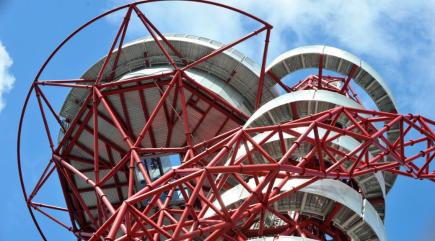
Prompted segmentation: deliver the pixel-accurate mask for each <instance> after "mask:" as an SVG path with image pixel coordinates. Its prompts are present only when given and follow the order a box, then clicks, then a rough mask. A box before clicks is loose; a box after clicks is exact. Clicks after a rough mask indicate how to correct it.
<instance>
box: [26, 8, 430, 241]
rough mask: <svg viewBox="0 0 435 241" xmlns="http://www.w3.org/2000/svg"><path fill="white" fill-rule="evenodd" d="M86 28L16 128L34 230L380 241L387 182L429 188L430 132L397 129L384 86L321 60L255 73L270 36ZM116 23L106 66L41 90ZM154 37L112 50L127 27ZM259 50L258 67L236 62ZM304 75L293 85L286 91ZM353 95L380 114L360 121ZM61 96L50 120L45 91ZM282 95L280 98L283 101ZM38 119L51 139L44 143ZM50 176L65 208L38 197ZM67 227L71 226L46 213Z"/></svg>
mask: <svg viewBox="0 0 435 241" xmlns="http://www.w3.org/2000/svg"><path fill="white" fill-rule="evenodd" d="M147 2H153V1H142V2H136V3H132V4H128V5H125V6H122V7H119V8H116V9H114V10H111V11H109V12H106V13H104V14H102V15H100V16H98V17H96V18H95V19H93V20H91V21H89V22H88V23H86V24H85V25H83V26H82V27H80V28H79V29H78V30H76V31H75V32H73V33H72V34H71V35H70V36H68V37H67V38H66V39H65V40H64V41H63V42H62V43H61V44H60V45H59V46H58V47H57V48H56V49H55V51H54V52H53V53H52V54H51V55H50V57H49V58H48V60H47V61H46V62H45V63H44V64H43V66H42V68H41V70H40V71H39V72H38V74H37V76H36V77H35V81H34V82H33V84H32V86H31V88H30V91H29V94H28V96H27V98H26V102H25V105H24V108H23V112H22V115H21V120H20V129H19V133H18V164H19V169H20V178H21V183H22V187H23V193H24V196H25V199H26V203H27V206H28V208H29V211H30V213H31V215H32V218H33V220H34V222H35V224H36V226H37V228H38V231H39V232H40V234H41V237H42V238H43V239H44V240H46V237H45V236H44V233H43V231H42V228H41V227H40V225H39V223H38V222H37V218H36V216H35V215H34V212H38V213H40V214H41V215H43V216H46V217H48V218H49V219H51V220H52V221H54V222H55V223H57V224H59V225H60V226H62V227H64V228H65V229H66V230H68V231H69V232H71V233H72V234H73V235H74V236H76V237H77V240H247V239H252V240H294V241H297V240H301V241H302V240H341V241H345V240H380V241H384V240H387V238H386V235H385V231H384V226H383V219H384V212H385V196H386V194H387V192H388V191H389V189H390V188H391V187H392V185H393V183H394V180H395V177H396V175H403V176H408V177H412V178H416V179H428V180H430V181H434V180H435V173H434V171H433V169H431V161H432V160H433V158H434V156H435V150H434V149H435V145H434V141H435V135H434V124H435V122H434V121H432V120H430V119H427V118H425V117H422V116H419V115H411V114H409V115H401V114H398V113H397V108H396V105H395V103H394V100H393V98H392V95H391V92H390V91H389V89H388V87H387V86H386V84H385V83H384V82H383V80H382V78H381V77H380V76H379V75H378V74H377V73H376V72H375V71H374V70H373V69H372V68H371V67H370V66H369V65H367V64H366V63H365V62H363V61H362V60H360V59H359V58H357V57H355V56H353V55H352V54H350V53H347V52H345V51H342V50H339V49H336V48H333V47H328V46H306V47H301V48H297V49H293V50H291V51H288V52H286V53H284V54H282V55H280V56H279V57H278V58H276V59H275V60H274V61H272V63H271V64H270V65H269V66H268V67H266V62H267V52H268V43H269V36H270V33H271V29H272V26H271V25H270V24H268V23H266V22H264V21H263V20H261V19H258V18H256V17H255V16H253V15H250V14H248V13H246V12H243V11H241V10H238V9H236V8H233V7H229V6H225V5H222V4H220V3H213V2H208V1H201V0H196V1H195V0H194V1H193V2H200V3H203V4H209V5H214V6H216V7H221V8H226V9H229V10H231V11H234V12H236V13H238V14H241V15H242V16H244V17H246V18H249V19H252V20H254V21H256V22H258V23H259V24H261V27H260V28H259V29H258V30H256V31H253V32H252V33H250V34H248V35H246V36H243V37H241V38H240V39H237V40H235V41H233V42H231V43H228V44H221V43H219V42H216V41H213V40H210V39H206V38H203V37H196V36H192V35H184V34H172V35H167V34H166V35H164V34H162V33H161V32H160V31H159V30H158V29H157V28H156V26H155V25H154V24H153V23H152V22H150V21H149V19H148V18H147V16H146V14H145V13H143V12H142V11H141V10H140V9H139V7H138V6H139V5H141V4H145V3H147ZM119 11H125V17H124V20H123V21H122V24H121V26H120V28H119V30H118V31H117V34H116V37H115V39H114V40H113V44H112V45H111V48H110V50H109V51H108V53H107V55H106V56H105V57H104V58H102V59H101V60H100V61H98V62H97V63H96V64H95V65H93V66H91V67H90V68H89V69H88V70H87V71H86V73H84V74H83V75H82V76H81V77H80V78H78V79H74V80H71V79H69V80H41V79H40V76H41V74H42V73H43V71H44V69H45V66H46V65H47V64H48V63H49V62H50V60H51V59H52V58H53V56H55V55H56V54H57V52H58V51H59V50H60V49H61V48H62V47H63V46H64V44H65V43H67V42H68V41H69V40H70V39H71V38H72V37H73V36H75V35H76V34H77V33H78V32H80V31H81V30H82V29H85V28H87V27H88V26H89V25H91V24H93V23H94V22H95V21H97V20H98V19H100V18H103V17H105V16H107V15H109V14H112V13H115V12H119ZM133 16H134V17H137V18H138V19H139V20H140V22H141V23H142V24H143V26H144V28H145V29H146V30H147V31H148V32H149V35H150V37H148V38H145V39H140V40H136V41H133V42H130V43H124V38H125V35H126V32H127V29H128V25H129V22H130V21H131V18H132V17H133ZM259 34H263V35H264V36H265V41H264V43H265V44H264V46H262V56H263V57H262V61H261V63H260V64H259V67H258V66H257V65H256V64H255V63H254V61H252V60H251V59H249V58H248V57H246V56H244V55H243V54H242V53H240V52H238V51H236V50H235V49H234V47H235V46H236V45H237V44H240V43H241V42H244V41H246V40H248V39H250V38H252V37H253V36H256V35H259ZM303 69H315V71H313V74H312V75H310V76H308V77H306V78H305V79H303V80H301V81H299V82H298V83H297V84H294V85H292V86H291V85H287V84H286V83H284V82H285V81H284V80H283V79H284V78H285V77H286V76H287V75H289V74H291V73H294V72H296V71H298V70H303ZM355 84H356V85H358V86H359V87H358V88H359V89H360V91H362V92H363V93H366V94H367V95H368V96H369V97H370V98H371V99H372V100H373V102H374V103H375V105H376V107H377V109H378V110H367V109H366V108H364V106H363V103H362V102H361V100H360V99H359V97H358V95H357V91H356V90H354V89H353V88H354V86H355ZM47 87H57V88H71V90H70V92H69V94H68V96H67V97H66V99H65V102H64V104H63V106H62V108H61V110H60V112H59V113H58V112H56V110H55V109H54V108H53V107H52V104H50V101H49V100H48V99H49V98H47V96H46V94H44V88H47ZM277 89H281V90H282V92H283V94H279V91H277ZM32 98H34V99H35V100H36V102H37V104H38V107H39V112H40V113H41V116H42V119H43V123H44V129H45V132H46V134H47V138H48V141H49V143H50V148H51V158H50V160H48V162H47V164H46V168H45V169H44V171H43V173H42V174H41V176H40V178H39V180H38V181H37V183H36V185H35V186H32V187H26V186H25V185H24V183H25V182H24V177H23V174H22V170H21V165H22V162H23V161H24V160H22V158H21V150H20V143H21V141H22V140H21V127H22V125H23V122H24V121H25V113H26V108H27V105H28V103H29V101H31V99H32ZM48 116H51V117H53V118H54V120H55V122H57V123H58V125H59V129H60V137H59V138H58V139H59V140H58V141H57V142H56V140H55V138H53V134H54V133H56V134H57V130H52V129H50V128H49V127H50V123H49V121H48V119H49V118H48ZM53 173H57V174H58V176H59V182H60V185H61V187H62V190H63V194H64V197H65V202H66V207H59V206H54V205H50V204H49V201H47V203H41V202H36V201H35V200H34V197H35V196H37V195H38V192H39V191H40V190H41V188H43V186H44V185H46V181H47V179H48V178H49V177H50V176H51V175H53ZM53 210H55V211H61V212H66V213H67V214H68V216H69V218H70V223H66V222H63V221H61V220H60V219H59V218H57V217H56V215H54V214H52V213H51V211H53Z"/></svg>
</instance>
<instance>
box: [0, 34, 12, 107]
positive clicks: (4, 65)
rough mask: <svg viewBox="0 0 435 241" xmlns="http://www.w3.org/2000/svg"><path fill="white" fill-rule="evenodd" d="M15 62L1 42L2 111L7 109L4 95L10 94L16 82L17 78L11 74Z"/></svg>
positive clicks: (0, 96) (0, 82) (0, 78)
mask: <svg viewBox="0 0 435 241" xmlns="http://www.w3.org/2000/svg"><path fill="white" fill-rule="evenodd" d="M12 63H13V61H12V59H11V57H10V56H9V54H8V52H7V51H6V48H5V46H4V45H3V43H2V42H1V41H0V111H1V110H3V108H4V107H5V104H6V103H5V100H4V94H5V93H8V92H9V91H10V90H11V89H12V87H13V85H14V82H15V77H14V76H13V75H12V74H11V73H10V72H9V68H10V67H11V65H12Z"/></svg>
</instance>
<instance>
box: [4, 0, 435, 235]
mask: <svg viewBox="0 0 435 241" xmlns="http://www.w3.org/2000/svg"><path fill="white" fill-rule="evenodd" d="M227 2H230V1H227ZM230 3H231V2H230ZM233 4H234V5H237V6H239V7H241V8H243V9H245V10H247V11H249V12H251V13H253V14H254V15H258V16H259V17H262V18H264V19H265V20H267V21H268V22H269V23H271V24H272V25H274V26H275V27H274V30H273V34H272V38H271V42H270V46H271V47H270V48H271V54H270V57H269V62H270V61H271V60H273V58H275V57H276V56H278V55H279V54H280V53H282V52H283V51H285V50H287V49H291V48H294V47H299V46H302V45H307V44H327V45H331V46H335V47H339V48H343V49H345V50H348V51H350V52H352V53H354V54H356V55H358V56H360V57H362V58H363V59H364V60H365V61H366V62H368V63H369V64H370V65H372V66H373V67H374V68H375V69H376V70H377V71H378V72H379V73H380V74H381V76H383V77H384V79H385V81H386V82H387V83H388V84H389V86H390V87H391V89H392V92H393V94H394V95H395V99H396V102H397V104H398V106H399V110H400V111H401V112H402V113H419V114H422V115H425V116H428V117H431V118H433V119H434V118H435V109H434V107H433V105H434V103H435V95H434V94H433V89H435V88H434V87H435V75H433V73H432V71H433V63H434V62H435V29H434V28H433V24H434V23H435V15H434V14H433V13H434V12H435V2H434V1H424V2H423V1H418V2H417V1H415V3H414V1H365V2H363V1H329V0H328V1H322V2H321V3H319V2H317V1H287V2H285V3H283V1H268V2H267V4H266V3H265V2H259V1H243V2H238V3H235V2H234V3H233ZM116 5H117V3H116V2H115V1H54V0H48V1H30V0H22V1H11V0H0V107H3V108H2V109H1V112H0V126H1V135H0V146H1V150H2V154H3V155H2V156H3V157H2V158H1V163H2V167H3V168H2V171H3V173H2V175H1V177H0V178H1V181H2V183H3V187H2V193H3V195H2V198H1V199H0V204H1V206H2V207H3V208H2V209H1V211H0V212H1V217H2V220H1V221H0V222H1V225H0V240H39V237H38V235H37V233H36V229H35V228H34V226H33V225H32V223H31V219H30V216H29V215H28V213H27V210H26V207H25V203H24V201H23V198H22V194H21V190H20V188H19V180H18V173H17V168H16V135H17V134H16V133H17V123H18V119H19V113H20V110H21V106H22V104H23V101H24V98H25V94H26V92H27V90H28V88H29V86H30V83H31V81H32V80H33V78H34V76H35V74H36V72H37V70H38V68H39V66H40V65H41V64H42V62H43V61H44V59H45V58H46V57H47V56H48V54H49V52H50V51H52V50H53V49H54V47H55V46H56V45H57V44H58V43H59V42H60V41H61V40H62V39H63V38H64V37H65V36H67V35H68V34H69V33H70V32H72V31H73V30H74V29H75V28H77V27H78V26H79V25H81V24H83V23H84V22H85V21H87V20H89V19H90V18H91V17H93V16H95V15H96V14H99V13H101V12H103V11H104V10H107V9H109V8H111V7H113V6H116ZM171 6H172V7H171ZM144 10H145V13H146V14H149V17H150V18H151V20H153V21H154V22H155V23H156V24H157V26H159V27H161V28H162V29H163V31H164V32H176V31H177V32H182V33H192V34H198V35H204V36H206V37H210V38H214V39H217V40H220V41H224V42H226V41H229V40H231V39H234V38H236V37H237V36H240V34H242V33H247V31H248V30H249V28H251V29H252V27H255V26H254V25H255V24H254V23H252V22H249V21H245V20H242V19H241V18H240V17H239V16H237V15H235V14H228V13H227V12H225V11H221V10H216V9H215V8H209V7H206V8H201V7H200V6H199V5H195V4H184V5H183V4H178V3H177V4H174V3H165V4H161V5H160V6H159V5H153V6H152V5H150V6H149V7H146V8H145V9H144ZM119 20H120V16H119V15H117V16H113V17H110V18H108V19H105V20H103V21H100V22H98V23H97V24H96V26H95V27H93V28H91V29H89V31H86V32H84V33H83V34H82V35H81V36H80V39H77V40H73V41H72V42H71V44H69V45H67V46H66V48H65V50H64V51H62V52H61V54H62V57H59V58H55V59H54V62H53V64H51V65H49V66H48V69H47V72H46V74H45V75H44V76H43V78H52V79H54V78H74V77H78V76H79V75H80V73H82V72H83V71H84V70H85V69H86V67H87V66H89V65H90V64H92V63H93V62H95V61H96V60H97V59H98V58H99V57H101V56H102V55H104V53H105V50H106V49H107V48H108V46H109V44H110V42H109V41H110V36H113V34H114V31H115V29H116V28H115V27H116V26H118V25H117V23H118V22H119ZM174 22H176V23H177V25H176V26H174V25H173V24H172V23H174ZM144 33H145V32H144V31H143V29H142V28H141V27H140V25H139V24H137V23H133V24H132V26H131V31H130V33H129V38H130V39H133V38H136V37H141V36H143V34H144ZM261 43H262V39H261V38H257V39H255V40H253V41H250V42H249V43H248V44H246V45H243V46H240V47H239V48H240V49H241V50H242V51H243V52H245V53H247V54H248V55H249V56H251V57H252V58H254V59H258V57H259V53H258V52H257V49H256V48H255V46H256V45H257V44H261ZM14 80H15V81H14ZM47 94H48V95H49V96H51V97H53V98H54V97H55V96H56V95H57V94H59V93H57V92H55V91H53V90H47ZM53 100H54V103H55V107H56V108H59V107H60V104H61V103H62V100H61V99H53ZM34 107H36V106H35V105H34V103H33V105H32V104H31V108H34ZM36 114H37V113H34V112H29V117H30V118H29V120H30V121H29V122H27V124H26V126H25V128H26V129H25V130H27V132H26V133H27V134H25V141H24V142H23V145H24V147H25V148H26V149H25V150H26V153H25V155H24V157H25V158H26V164H25V165H24V166H25V168H27V170H32V171H33V173H34V174H29V176H28V182H29V183H32V181H34V178H35V177H36V174H35V173H38V171H40V170H41V166H42V165H43V164H44V163H45V160H46V158H47V153H48V149H47V143H46V142H45V140H44V136H43V135H44V133H43V132H41V128H42V126H41V122H40V120H39V119H38V118H37V117H39V116H37V115H36ZM49 183H50V185H49V186H48V187H49V188H48V189H47V190H44V192H43V194H42V196H43V197H47V198H50V199H52V200H53V203H62V197H61V196H59V195H57V194H58V189H57V188H58V187H57V186H56V179H55V178H54V179H53V180H50V182H49ZM433 203H435V186H434V185H433V184H432V183H429V182H428V181H416V180H411V179H407V178H399V179H398V181H397V182H396V185H395V187H394V188H393V190H392V191H391V192H390V194H389V196H388V200H387V211H386V212H387V218H386V229H387V233H388V236H389V240H398V241H401V240H403V241H405V240H423V241H426V240H427V241H429V240H434V239H435V237H434V234H433V233H434V232H433V229H434V228H435V208H434V207H433ZM431 204H432V205H431ZM40 220H41V223H42V224H43V225H42V226H43V227H44V229H45V230H46V233H47V234H48V237H49V238H50V240H73V239H71V238H69V239H68V237H70V236H68V235H67V234H66V233H65V232H64V231H62V230H61V229H60V228H57V226H56V225H53V224H52V222H51V221H49V220H46V219H44V218H41V219H40ZM430 235H432V236H430Z"/></svg>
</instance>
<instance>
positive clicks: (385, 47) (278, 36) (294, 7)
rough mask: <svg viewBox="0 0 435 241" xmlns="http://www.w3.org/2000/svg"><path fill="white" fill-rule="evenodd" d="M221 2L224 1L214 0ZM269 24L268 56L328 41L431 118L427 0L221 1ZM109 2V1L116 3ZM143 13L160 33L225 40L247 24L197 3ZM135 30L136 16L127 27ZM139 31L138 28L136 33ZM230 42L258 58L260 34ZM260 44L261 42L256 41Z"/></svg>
mask: <svg viewBox="0 0 435 241" xmlns="http://www.w3.org/2000/svg"><path fill="white" fill-rule="evenodd" d="M221 2H224V1H221ZM224 3H226V4H231V5H233V6H236V7H239V8H241V9H243V10H246V11H247V12H249V13H253V14H254V15H256V16H258V17H260V18H262V19H264V20H266V21H267V22H269V23H270V24H272V25H273V26H274V29H273V31H272V36H271V41H270V55H269V62H270V61H271V60H272V59H273V58H275V57H276V56H278V55H279V54H281V53H282V52H284V51H286V50H288V49H291V48H294V47H299V46H302V45H307V44H324V43H326V44H329V45H331V44H333V45H336V46H337V47H339V48H344V49H346V50H348V51H350V52H353V53H354V54H356V55H359V56H361V57H362V58H363V59H365V60H367V62H369V63H370V64H371V65H372V66H373V67H374V68H375V69H376V70H378V72H380V73H381V75H382V76H383V77H384V79H385V80H386V81H387V83H388V84H389V85H390V86H391V87H392V90H393V93H394V94H395V95H396V100H397V102H398V104H399V107H400V109H401V110H405V111H412V112H416V111H418V112H422V113H424V114H426V115H429V116H431V117H435V112H434V111H433V110H432V109H429V107H428V106H427V105H423V104H422V103H427V101H430V102H432V103H434V102H435V96H434V95H432V90H433V89H435V75H433V74H431V73H430V71H431V69H432V68H433V67H432V65H433V63H434V62H435V29H434V28H433V23H434V22H435V14H433V13H434V12H435V1H433V0H430V1H394V0H383V1H379V0H368V1H357V0H353V1H345V0H343V1H336V0H325V1H314V0H291V1H282V0H269V1H237V2H228V1H225V2H224ZM118 4H119V2H118V3H116V5H118ZM143 6H145V7H144V13H145V14H147V15H148V16H149V18H150V19H151V20H152V21H153V22H155V23H157V25H158V26H159V27H160V28H161V29H163V31H164V32H181V33H190V34H196V35H202V36H206V37H209V38H213V39H216V40H219V41H223V42H228V41H230V40H232V39H235V38H237V37H238V36H242V35H243V34H246V33H247V32H246V30H247V27H251V30H252V29H253V28H252V26H251V25H249V24H247V23H246V21H242V17H240V16H238V15H237V14H228V12H227V13H224V12H223V11H218V10H216V9H217V8H213V7H204V6H203V5H200V4H189V3H178V2H177V3H174V2H169V3H164V4H160V5H159V4H154V5H152V4H148V5H147V4H145V5H143ZM132 28H133V32H136V33H139V29H142V28H143V26H140V24H138V22H136V24H133V25H132ZM144 33H145V32H143V31H141V32H140V34H144ZM251 44H254V45H251V46H246V45H245V46H241V47H238V49H240V50H241V51H243V52H245V53H247V54H248V56H251V57H255V59H256V60H257V61H259V57H260V56H261V52H260V51H258V50H259V49H260V48H259V47H258V46H259V45H260V44H263V38H257V39H256V40H254V41H251ZM260 46H262V45H260Z"/></svg>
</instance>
